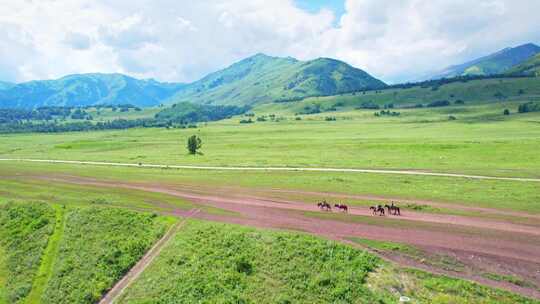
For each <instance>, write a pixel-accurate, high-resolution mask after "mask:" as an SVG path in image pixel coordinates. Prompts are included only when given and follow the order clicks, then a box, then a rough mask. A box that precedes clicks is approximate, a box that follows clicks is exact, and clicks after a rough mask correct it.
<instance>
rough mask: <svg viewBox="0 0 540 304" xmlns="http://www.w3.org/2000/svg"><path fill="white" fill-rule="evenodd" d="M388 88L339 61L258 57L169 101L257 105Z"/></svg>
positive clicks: (188, 89) (222, 72)
mask: <svg viewBox="0 0 540 304" xmlns="http://www.w3.org/2000/svg"><path fill="white" fill-rule="evenodd" d="M385 86H386V85H385V84H384V83H383V82H382V81H380V80H378V79H376V78H373V77H372V76H370V75H369V74H368V73H366V72H364V71H362V70H360V69H356V68H353V67H352V66H350V65H348V64H346V63H344V62H341V61H338V60H334V59H328V58H319V59H315V60H311V61H299V60H296V59H294V58H290V57H288V58H280V57H270V56H267V55H264V54H257V55H255V56H252V57H249V58H246V59H244V60H242V61H239V62H237V63H235V64H233V65H231V66H229V67H228V68H226V69H224V70H221V71H218V72H215V73H212V74H210V75H208V76H206V77H204V78H203V79H201V80H199V81H196V82H194V83H192V84H190V85H188V86H187V87H186V88H185V89H183V90H181V91H179V92H177V93H176V94H175V95H174V96H172V97H171V98H169V100H168V101H169V102H170V103H177V102H194V103H204V104H221V105H253V104H258V103H264V102H272V101H286V100H290V99H297V98H302V97H306V96H320V95H334V94H339V93H344V92H350V91H359V90H364V89H379V88H383V87H385Z"/></svg>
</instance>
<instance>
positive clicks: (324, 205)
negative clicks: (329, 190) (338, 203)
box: [317, 201, 332, 211]
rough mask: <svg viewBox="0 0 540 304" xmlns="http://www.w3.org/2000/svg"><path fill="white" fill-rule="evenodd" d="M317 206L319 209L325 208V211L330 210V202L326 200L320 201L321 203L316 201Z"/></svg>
mask: <svg viewBox="0 0 540 304" xmlns="http://www.w3.org/2000/svg"><path fill="white" fill-rule="evenodd" d="M317 207H319V209H321V210H325V211H330V210H332V207H331V206H330V204H329V203H327V202H326V201H322V202H321V203H318V204H317Z"/></svg>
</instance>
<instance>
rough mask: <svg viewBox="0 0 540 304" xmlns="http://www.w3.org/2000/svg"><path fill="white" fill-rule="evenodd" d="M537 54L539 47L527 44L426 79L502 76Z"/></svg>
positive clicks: (448, 68) (452, 67)
mask: <svg viewBox="0 0 540 304" xmlns="http://www.w3.org/2000/svg"><path fill="white" fill-rule="evenodd" d="M538 53H540V46H538V45H536V44H533V43H527V44H523V45H520V46H516V47H512V48H505V49H503V50H500V51H498V52H496V53H493V54H490V55H487V56H484V57H480V58H478V59H474V60H472V61H469V62H465V63H462V64H458V65H453V66H450V67H447V68H445V69H444V70H442V71H440V72H437V73H435V74H434V75H432V76H430V77H428V78H429V79H440V78H451V77H456V76H467V75H470V76H478V75H481V76H485V75H495V74H503V73H506V72H507V71H509V70H510V69H511V68H512V67H514V66H516V65H519V64H521V63H523V62H525V61H527V60H528V59H530V58H531V57H532V56H534V55H536V54H538Z"/></svg>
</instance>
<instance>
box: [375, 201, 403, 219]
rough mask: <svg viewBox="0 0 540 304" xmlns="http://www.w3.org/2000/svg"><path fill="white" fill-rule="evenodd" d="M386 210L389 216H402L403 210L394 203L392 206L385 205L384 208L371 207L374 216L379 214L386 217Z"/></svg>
mask: <svg viewBox="0 0 540 304" xmlns="http://www.w3.org/2000/svg"><path fill="white" fill-rule="evenodd" d="M385 208H386V210H388V215H401V210H400V209H399V207H398V206H396V205H394V202H392V204H391V205H388V204H386V205H384V207H383V206H382V205H377V206H371V207H369V209H370V210H371V212H372V213H373V215H377V214H378V215H379V216H384V215H386V212H385V211H384V209H385Z"/></svg>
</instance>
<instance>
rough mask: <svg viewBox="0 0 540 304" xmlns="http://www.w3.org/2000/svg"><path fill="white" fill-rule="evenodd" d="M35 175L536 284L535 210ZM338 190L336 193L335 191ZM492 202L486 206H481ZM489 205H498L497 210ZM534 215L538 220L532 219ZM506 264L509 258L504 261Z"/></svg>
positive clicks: (539, 232) (538, 243)
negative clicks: (384, 246)
mask: <svg viewBox="0 0 540 304" xmlns="http://www.w3.org/2000/svg"><path fill="white" fill-rule="evenodd" d="M40 178H42V179H47V180H50V181H57V182H65V183H75V184H81V185H91V186H99V187H117V188H125V189H136V190H142V191H148V192H159V193H165V194H168V195H172V196H176V197H180V198H183V199H185V200H187V201H190V202H192V203H194V204H196V205H199V206H211V207H217V208H221V209H224V210H228V211H233V212H236V213H237V214H239V216H232V215H227V216H226V215H215V214H208V213H199V214H197V215H196V216H195V217H196V218H201V219H207V220H212V221H221V222H228V223H236V224H241V225H249V226H256V227H265V228H279V229H291V230H299V231H304V232H308V233H312V234H316V235H321V236H325V237H327V238H331V239H336V240H345V241H346V240H348V239H350V238H351V237H360V238H367V239H376V240H387V241H394V242H400V243H407V244H412V245H415V246H418V247H419V248H424V249H426V250H428V251H430V252H434V253H441V252H443V253H444V254H446V255H455V256H456V257H459V259H460V261H461V262H464V263H465V264H467V263H468V266H470V267H469V268H470V269H481V270H482V271H494V272H496V271H499V270H500V271H503V272H504V273H509V274H512V275H514V274H515V275H519V276H520V277H523V278H525V279H526V280H528V281H530V282H533V283H534V284H535V285H536V286H540V254H539V253H540V222H539V221H537V218H536V215H528V214H525V213H519V212H517V213H516V212H513V213H512V214H514V215H515V216H516V217H517V218H523V219H524V220H527V224H521V223H509V222H505V221H503V220H493V219H490V218H480V217H473V216H456V215H445V214H430V213H421V212H412V211H409V210H403V215H402V216H401V217H397V216H386V217H379V216H372V215H371V213H370V212H369V210H368V209H367V208H366V207H353V208H351V209H350V213H349V214H342V213H336V212H334V213H328V212H323V211H320V210H318V208H317V207H316V206H315V205H314V204H306V203H305V202H301V201H295V200H290V199H276V198H272V197H265V196H261V193H260V192H257V191H251V190H250V189H238V188H230V189H218V188H214V189H208V188H204V187H200V188H199V187H196V186H192V185H191V186H183V185H163V184H151V183H144V184H143V183H126V182H114V183H111V182H110V181H100V180H95V179H88V178H81V177H73V176H56V177H50V176H48V177H40ZM289 192H290V191H289ZM336 195H337V196H339V194H336ZM325 197H326V196H325ZM423 203H429V202H423ZM433 203H434V204H437V203H436V202H433ZM156 207H158V206H156ZM159 207H160V209H162V210H163V208H165V210H167V211H166V212H167V213H169V214H174V215H179V216H185V215H187V214H188V211H185V210H180V209H177V208H175V207H174V206H170V205H168V206H162V205H160V206H159ZM448 207H452V206H451V205H449V206H448ZM454 207H455V206H454ZM484 209H485V208H484ZM489 210H491V209H485V210H484V211H486V212H487V211H489ZM493 211H494V213H498V211H496V210H493ZM503 213H504V212H503ZM321 217H323V218H321ZM531 222H532V223H535V224H530V223H531ZM387 257H388V258H390V259H393V260H394V261H397V262H400V263H402V264H406V265H412V266H416V267H420V268H427V269H429V270H432V271H433V270H434V271H437V269H431V268H432V267H424V265H422V263H415V262H414V261H412V262H411V261H409V262H404V261H403V260H402V259H400V258H399V257H392V256H391V255H390V256H387ZM508 265H510V266H509V267H506V266H508ZM443 272H444V271H443ZM446 273H448V272H446ZM450 274H452V275H456V276H461V277H465V278H470V279H475V280H477V281H480V282H483V283H488V284H491V285H495V286H498V287H503V288H506V289H510V290H513V291H517V292H520V293H522V294H525V295H528V296H532V297H536V298H540V292H539V290H538V289H534V288H529V289H527V288H521V287H519V286H515V285H513V284H510V283H504V282H489V281H487V282H486V280H484V279H483V278H482V277H479V276H478V274H475V273H474V272H473V271H468V272H456V273H450Z"/></svg>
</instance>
